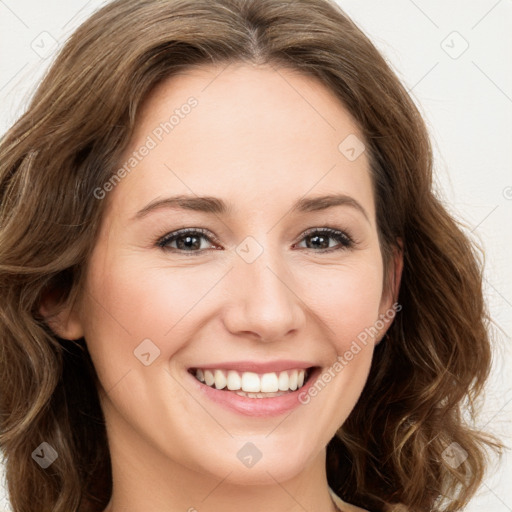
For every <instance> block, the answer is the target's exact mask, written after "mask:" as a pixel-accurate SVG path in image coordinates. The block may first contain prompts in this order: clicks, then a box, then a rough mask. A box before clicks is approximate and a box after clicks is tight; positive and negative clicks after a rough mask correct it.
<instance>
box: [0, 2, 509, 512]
mask: <svg viewBox="0 0 512 512" xmlns="http://www.w3.org/2000/svg"><path fill="white" fill-rule="evenodd" d="M233 62H244V63H251V64H271V65H272V66H276V67H286V68H290V69H294V70H297V71H299V72H302V73H304V74H305V75H308V76H311V77H315V78H316V79H317V80H318V83H319V84H323V86H325V87H327V88H328V89H329V90H331V91H332V92H333V93H334V94H335V95H336V97H337V98H339V100H340V102H341V103H342V104H343V105H344V107H345V108H346V109H347V110H348V111H349V112H350V114H351V115H352V116H353V118H354V119H355V120H356V121H357V123H358V125H359V127H360V129H361V133H362V134H363V135H364V139H365V144H366V147H367V149H368V154H369V156H370V167H371V168H370V171H371V176H372V184H373V187H374V192H375V194H374V195H375V201H376V213H377V221H378V233H379V240H380V244H381V249H382V254H383V259H384V263H385V264H386V265H388V264H389V262H390V259H391V255H392V253H393V251H394V250H396V248H397V247H398V241H399V240H401V244H402V245H401V248H400V250H401V251H403V257H404V268H403V274H402V281H401V287H400V292H399V297H398V301H399V303H400V304H401V305H402V311H401V313H400V314H399V315H398V316H397V317H396V318H395V319H394V322H393V324H392V325H391V327H390V329H389V330H388V335H387V337H386V339H385V340H384V341H383V342H382V343H380V344H379V345H378V346H377V347H376V350H375V353H374V359H373V362H372V367H371V370H370V374H369V378H368V381H367V383H366V385H365V388H364V390H363V392H362V395H361V397H360V399H359V401H358V403H357V405H356V406H355V408H354V410H353V411H352V413H351V414H350V416H349V417H348V419H347V420H346V422H345V423H344V424H343V425H342V426H341V427H340V429H339V431H338V432H337V434H336V436H335V437H334V438H333V439H332V440H331V441H330V443H329V444H328V446H327V476H328V482H329V484H330V486H331V487H332V488H333V490H334V491H335V492H336V493H337V494H338V495H339V496H340V497H342V498H343V499H344V500H346V501H348V502H351V503H354V504H356V505H358V506H361V507H364V508H367V509H370V510H372V511H384V510H393V509H394V508H395V505H397V504H402V506H405V507H406V509H407V510H410V511H413V512H415V511H427V510H439V511H441V510H442V511H455V510H459V509H460V508H461V507H462V506H463V505H464V504H466V503H467V502H468V500H469V499H470V498H471V497H472V496H473V494H474V493H475V491H476V490H477V488H478V486H479V484H480V483H481V480H482V478H483V475H484V470H485V467H486V460H487V455H488V453H487V450H488V449H489V448H491V449H494V450H496V451H500V448H501V444H500V442H499V441H498V440H496V439H495V438H493V437H492V436H490V435H489V434H486V433H484V432H480V431H478V430H476V429H474V428H472V427H471V421H470V420H468V419H465V414H466V413H467V411H469V413H470V418H473V415H474V414H475V412H476V411H475V408H474V402H475V399H476V397H477V396H478V395H479V394H480V393H481V391H482V387H483V384H484V382H485V380H486V378H487V376H488V373H489V368H490V362H491V345H490V339H489V337H490V335H489V330H488V324H489V320H488V315H487V309H486V305H485V302H484V300H483V294H482V258H481V252H479V250H478V248H477V246H476V245H475V244H474V242H473V241H471V240H470V239H469V238H468V236H467V235H466V234H465V233H464V230H463V228H462V226H461V225H460V224H459V223H458V221H456V220H455V219H454V218H453V217H452V216H451V215H450V214H449V213H448V211H447V209H446V208H445V207H444V206H443V204H442V201H441V200H440V199H439V198H438V197H436V195H435V194H434V191H433V184H432V167H433V158H432V150H431V144H430V141H429V136H428V132H427V129H426V126H425V123H424V120H423V119H422V116H421V115H420V113H419V111H418V109H417V107H416V106H415V104H414V102H413V101H412V99H411V98H410V96H409V95H408V93H407V91H406V90H405V88H404V87H403V85H402V84H401V83H400V81H399V79H398V78H397V76H396V75H395V73H394V72H393V71H392V70H391V68H390V67H389V65H388V64H387V63H386V61H385V59H384V58H383V57H382V56H381V55H380V53H379V52H378V51H377V49H376V48H375V46H374V45H373V44H372V43H371V42H370V40H369V39H368V38H367V37H366V36H365V35H364V33H363V32H362V31H361V30H360V29H359V28H358V27H357V26H356V25H355V24H354V23H353V22H352V21H351V20H350V19H349V18H348V17H347V16H346V15H345V14H344V12H343V11H342V9H341V8H340V7H339V6H338V5H337V4H336V3H335V2H334V1H333V0H116V1H113V2H111V3H109V4H107V5H106V6H104V7H103V8H101V9H100V10H98V11H97V12H95V13H94V14H93V15H92V16H91V17H90V18H89V19H88V20H86V21H85V22H84V23H83V24H82V25H81V26H80V27H79V28H78V29H77V30H76V31H75V32H74V33H73V34H72V35H71V37H70V38H69V39H68V41H67V42H66V44H65V45H64V46H63V48H62V49H61V51H60V52H59V54H58V55H57V57H56V59H55V61H54V62H53V64H52V66H51V67H50V69H49V71H48V72H47V74H46V75H45V77H44V79H43V80H42V81H41V83H40V84H39V86H38V88H37V90H36V91H35V94H34V96H33V98H32V99H31V102H30V104H29V105H28V108H27V110H26V112H25V113H24V114H23V115H22V116H21V117H20V118H19V119H18V120H17V122H16V123H15V124H14V125H13V126H12V127H11V128H10V129H9V130H8V131H7V133H6V134H5V135H4V136H3V137H2V139H1V140H0V291H1V293H0V372H1V375H2V391H1V397H0V447H1V449H2V450H3V453H4V456H5V463H6V477H7V483H8V491H9V496H10V500H11V503H12V506H13V508H14V510H15V512H42V511H44V512H49V511H53V512H69V511H78V512H88V511H91V512H92V511H94V512H96V511H102V510H103V509H104V507H105V506H106V505H107V503H108V500H109V498H110V495H111V492H112V474H111V463H110V456H109V450H108V443H107V437H106V430H105V423H104V417H103V414H102V411H101V408H100V405H99V399H98V394H97V385H98V381H97V376H96V374H95V371H94V367H93V365H92V362H91V360H90V357H89V354H88V351H87V345H86V343H85V340H84V339H81V340H75V341H71V340H64V339H61V338H59V337H58V336H57V335H56V334H55V333H54V332H53V331H52V329H51V328H50V327H49V324H48V321H47V319H45V318H44V317H43V316H42V315H41V313H40V305H41V301H42V298H43V297H45V296H49V295H51V296H52V297H54V299H55V300H56V301H57V303H58V304H66V303H68V304H70V303H72V302H73V301H75V300H76V299H77V297H79V294H80V290H81V289H82V285H83V277H84V275H85V272H84V269H85V268H86V265H87V262H88V258H89V255H90V252H91V250H92V248H93V247H94V244H95V241H96V236H97V233H98V226H99V222H100V220H101V218H102V215H103V212H104V208H105V205H106V203H107V202H106V201H99V200H98V199H97V198H96V197H95V195H94V190H96V189H97V188H98V187H101V185H102V184H104V183H105V182H106V181H107V180H108V179H109V178H110V177H111V176H112V175H113V174H114V173H115V171H116V169H117V168H118V165H119V159H120V156H121V154H122V152H123V150H124V149H125V148H126V146H127V144H128V143H129V140H130V137H131V134H132V132H133V130H134V126H135V122H136V119H137V112H138V111H139V109H140V106H141V104H142V102H143V100H144V99H145V98H146V97H147V96H148V94H149V93H150V92H151V90H152V89H153V88H154V87H155V86H156V85H157V84H158V83H160V82H161V81H162V80H164V79H166V78H168V77H170V76H172V75H173V74H175V73H177V72H179V71H182V70H185V69H187V68H189V67H191V66H201V65H208V64H223V65H224V64H225V65H229V64H230V63H233ZM43 441H44V442H47V443H48V444H50V445H51V446H52V447H54V448H55V450H56V451H57V453H58V458H57V460H56V461H55V462H54V463H53V464H52V465H51V467H50V468H48V469H46V470H42V469H41V468H40V467H39V465H37V464H36V463H35V462H34V460H33V459H32V456H31V454H32V452H33V451H34V450H35V449H36V448H37V447H38V446H39V445H40V443H41V442H43ZM453 443H458V445H460V447H462V448H463V449H464V450H465V452H466V453H467V459H466V460H465V461H464V462H463V463H461V464H460V465H458V466H457V467H452V466H455V465H454V464H452V465H450V464H448V463H446V462H445V460H444V459H445V458H446V457H445V456H444V455H445V454H446V450H447V449H450V447H451V448H453V447H454V446H456V445H454V444H453Z"/></svg>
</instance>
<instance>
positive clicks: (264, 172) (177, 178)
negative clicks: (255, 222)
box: [112, 64, 372, 211]
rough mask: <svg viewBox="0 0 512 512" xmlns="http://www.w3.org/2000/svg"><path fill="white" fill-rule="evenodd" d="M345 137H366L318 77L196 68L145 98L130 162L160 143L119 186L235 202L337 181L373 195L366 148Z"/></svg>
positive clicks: (235, 67)
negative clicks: (351, 145)
mask: <svg viewBox="0 0 512 512" xmlns="http://www.w3.org/2000/svg"><path fill="white" fill-rule="evenodd" d="M191 105H193V106H191ZM346 140H349V141H352V140H355V141H356V144H357V143H360V144H362V143H363V136H362V135H361V132H360V129H359V127H358V125H357V123H356V122H355V121H354V119H353V118H352V116H351V115H350V114H349V113H348V111H347V110H346V109H345V107H344V106H343V104H342V103H341V101H340V100H339V99H338V98H337V97H336V96H335V94H334V93H333V92H332V91H331V90H329V89H328V88H326V87H325V86H324V85H323V84H322V83H321V82H319V81H318V80H316V79H315V78H313V77H310V76H306V75H303V74H301V73H299V72H298V71H296V70H290V69H287V68H275V69H274V68H272V67H271V66H252V65H246V64H230V65H227V66H201V67H196V68H191V69H187V70H185V71H183V72H181V73H180V74H178V75H175V76H172V77H170V78H167V79H165V80H164V81H162V82H161V83H160V84H158V86H156V87H155V88H154V90H153V91H152V92H151V94H150V95H149V96H148V97H147V98H146V100H145V101H144V103H143V104H142V105H141V108H140V110H139V112H138V115H137V121H136V126H135V130H134V133H133V135H132V139H131V141H130V144H129V146H128V148H127V150H126V151H125V153H124V155H123V158H122V162H121V163H125V162H128V160H129V159H130V155H133V153H134V151H138V150H139V149H141V148H143V147H144V146H151V150H150V151H149V152H147V151H145V153H147V154H146V155H145V156H144V157H143V158H141V159H139V160H138V161H137V162H135V165H134V167H133V171H131V172H130V173H129V174H128V176H127V177H126V178H124V179H123V181H122V183H120V185H118V186H117V187H116V190H115V191H114V194H113V195H117V196H119V195H121V190H123V193H122V196H123V197H122V198H120V199H119V201H120V202H122V203H124V204H125V206H126V205H127V204H128V203H134V204H135V203H137V204H138V205H139V204H140V201H142V199H144V200H148V201H149V200H151V199H154V198H155V197H156V195H160V194H163V193H167V192H168V193H188V194H190V193H193V194H197V195H215V196H219V197H227V198H228V201H229V198H230V197H231V198H233V201H232V202H235V201H236V198H238V199H239V200H240V198H241V196H240V192H243V199H244V201H245V202H246V203H247V202H248V201H250V199H251V198H252V199H254V200H257V199H258V198H259V199H263V198H262V197H261V194H260V192H264V195H265V198H266V199H268V198H269V197H270V196H271V195H272V194H276V192H278V193H277V194H276V195H275V197H274V199H275V200H279V199H281V198H284V197H286V195H287V193H288V192H289V194H290V197H291V196H293V199H294V200H296V199H297V197H299V196H303V195H305V194H306V193H307V192H308V190H311V191H312V192H313V193H322V192H332V190H333V189H337V191H339V192H349V193H353V194H356V195H359V196H360V199H362V200H366V201H368V200H371V190H370V189H371V180H370V176H369V166H368V159H367V155H366V152H363V153H361V155H360V156H358V158H357V159H349V158H347V155H346V154H344V153H343V150H344V149H345V148H344V142H343V141H346ZM150 141H152V142H150ZM345 146H346V144H345ZM356 149H357V150H359V148H356ZM368 194H370V196H368ZM134 195H136V196H137V197H134ZM365 196H366V197H365ZM112 199H113V198H112ZM230 202H231V201H230ZM367 206H368V205H367ZM368 207H369V210H370V211H371V210H372V207H371V206H368Z"/></svg>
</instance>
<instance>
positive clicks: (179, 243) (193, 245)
mask: <svg viewBox="0 0 512 512" xmlns="http://www.w3.org/2000/svg"><path fill="white" fill-rule="evenodd" d="M206 233H207V231H206V230H203V229H195V228H194V229H192V228H189V229H181V230H179V231H174V232H172V233H168V234H167V235H165V236H164V237H162V238H161V239H160V240H158V242H157V245H158V247H161V248H162V249H166V250H167V249H168V250H171V251H179V252H184V253H191V254H200V253H202V252H203V251H205V250H207V247H206V248H205V247H202V241H203V240H207V241H208V242H209V243H210V244H211V245H214V244H213V242H212V240H211V238H210V237H209V236H207V234H206ZM174 243H175V244H176V246H175V247H173V246H172V245H171V244H174Z"/></svg>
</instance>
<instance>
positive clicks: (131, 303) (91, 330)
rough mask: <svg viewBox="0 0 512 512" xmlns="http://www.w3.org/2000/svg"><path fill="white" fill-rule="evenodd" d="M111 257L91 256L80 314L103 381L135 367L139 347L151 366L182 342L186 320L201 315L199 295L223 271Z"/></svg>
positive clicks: (187, 326) (185, 337) (194, 320)
mask: <svg viewBox="0 0 512 512" xmlns="http://www.w3.org/2000/svg"><path fill="white" fill-rule="evenodd" d="M114 260H115V264H114V263H106V264H105V260H103V263H102V262H101V261H100V259H99V258H98V259H97V260H94V259H93V260H91V268H93V269H94V272H92V273H91V274H90V275H89V277H88V281H87V293H86V301H85V303H84V304H85V307H84V315H83V316H84V331H85V339H86V340H87V345H88V347H89V351H90V353H91V357H92V358H93V361H94V363H95V366H96V368H97V371H98V375H99V376H100V380H102V382H103V384H104V385H105V387H106V386H108V384H109V383H110V382H115V381H116V379H119V377H121V376H122V375H123V373H126V368H130V367H133V366H135V367H138V364H135V365H134V363H136V359H135V358H136V357H138V356H139V355H140V354H139V352H140V350H139V347H145V348H144V352H143V353H146V352H148V351H149V352H150V358H151V360H154V361H155V363H156V364H154V365H153V363H151V365H152V366H154V367H156V366H159V363H162V364H163V362H164V361H168V360H169V359H170V358H171V357H172V356H173V355H174V354H175V353H176V352H178V351H179V350H180V349H181V348H182V347H183V346H185V345H186V343H187V341H188V340H189V338H190V336H191V326H193V325H198V323H199V322H200V318H199V316H198V315H203V316H204V306H205V305H206V302H207V301H204V302H203V301H202V299H203V297H205V295H206V294H207V293H208V290H210V289H211V288H212V287H214V285H215V283H216V282H217V281H218V280H219V279H220V278H221V277H222V274H223V273H222V272H212V271H211V268H210V270H209V271H208V272H204V271H203V272H199V271H197V270H194V269H193V268H192V267H191V266H189V267H188V268H169V267H168V268H165V267H163V266H160V267H158V266H155V267H147V266H141V265H140V264H137V261H138V260H137V259H136V258H123V257H122V256H119V257H116V258H112V261H114ZM202 306H203V308H202ZM210 306H211V305H210ZM147 340H150V342H148V341H147ZM142 343H144V345H141V344H142ZM134 352H135V353H134ZM153 358H154V359H153ZM113 361H115V364H112V362H113ZM123 370H124V371H123ZM101 375H103V377H104V378H103V379H101Z"/></svg>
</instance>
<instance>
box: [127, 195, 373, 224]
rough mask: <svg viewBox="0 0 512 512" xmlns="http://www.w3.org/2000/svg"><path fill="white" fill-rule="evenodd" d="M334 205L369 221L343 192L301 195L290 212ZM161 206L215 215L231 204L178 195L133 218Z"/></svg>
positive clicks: (152, 204)
mask: <svg viewBox="0 0 512 512" xmlns="http://www.w3.org/2000/svg"><path fill="white" fill-rule="evenodd" d="M334 206H350V207H352V208H354V209H356V210H358V211H359V212H361V213H362V214H363V215H364V217H365V218H366V220H367V221H368V222H369V221H370V219H369V217H368V214H367V213H366V210H365V209H364V208H363V206H362V205H361V203H359V202H358V201H356V200H355V199H354V198H353V197H350V196H347V195H345V194H331V195H326V196H317V197H303V198H301V199H299V200H298V201H297V202H296V203H295V204H294V205H293V207H292V209H291V210H290V212H292V213H293V212H299V213H306V212H314V211H319V210H326V209H327V208H332V207H334ZM162 208H174V209H180V208H181V209H183V210H192V211H196V212H205V213H213V214H216V215H229V214H230V213H231V212H232V207H231V205H229V206H228V204H227V203H226V202H225V201H223V200H222V199H219V198H217V197H211V196H203V197H200V196H189V195H179V196H173V197H166V198H164V199H156V200H154V201H151V202H150V203H149V204H147V205H146V206H145V207H144V208H142V210H140V211H138V212H137V213H136V214H135V216H134V217H133V219H134V220H135V219H139V218H141V217H144V216H146V215H147V214H148V213H150V212H152V211H155V210H160V209H162Z"/></svg>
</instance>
